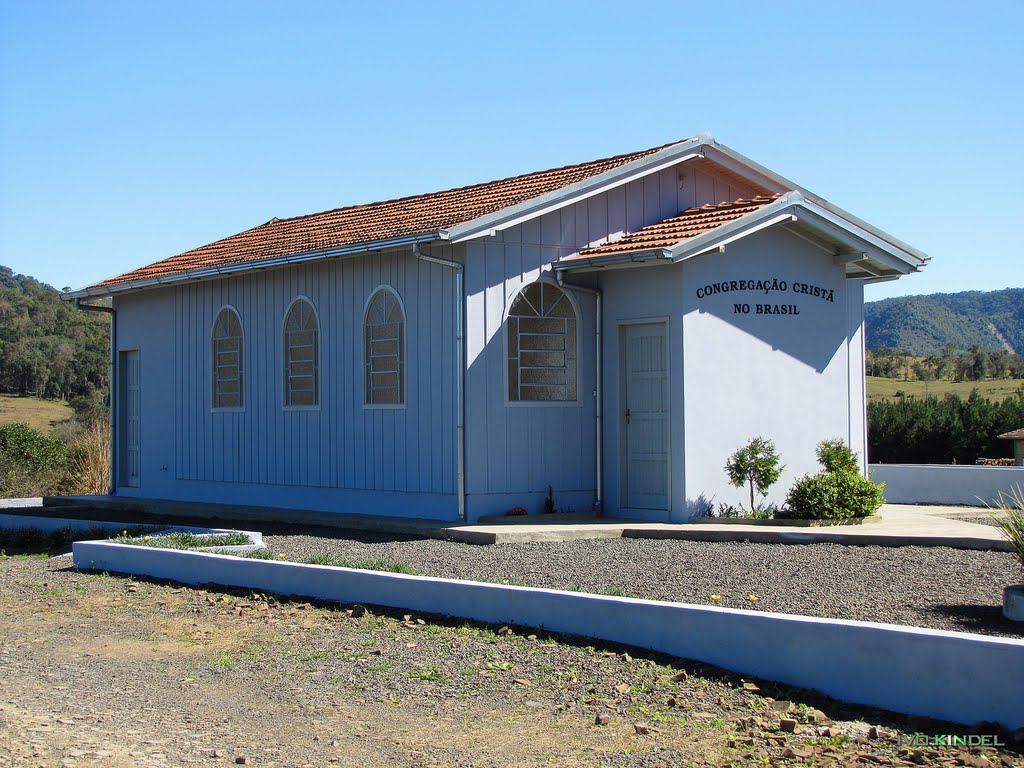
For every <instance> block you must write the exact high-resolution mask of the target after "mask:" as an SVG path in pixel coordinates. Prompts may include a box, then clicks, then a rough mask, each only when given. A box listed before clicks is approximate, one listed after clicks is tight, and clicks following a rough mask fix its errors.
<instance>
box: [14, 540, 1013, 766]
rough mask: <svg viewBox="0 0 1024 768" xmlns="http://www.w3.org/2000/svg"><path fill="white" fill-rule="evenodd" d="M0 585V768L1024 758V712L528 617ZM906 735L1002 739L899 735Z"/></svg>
mask: <svg viewBox="0 0 1024 768" xmlns="http://www.w3.org/2000/svg"><path fill="white" fill-rule="evenodd" d="M496 549H498V551H499V552H500V551H504V548H496ZM452 551H462V552H463V554H464V555H465V554H467V551H466V550H452ZM487 551H491V550H488V549H484V548H478V549H475V550H473V552H474V553H476V554H477V555H480V554H481V553H483V552H487ZM506 554H507V553H506ZM0 585H2V589H0V681H2V684H0V766H3V768H39V766H47V767H48V768H58V766H60V767H61V768H93V767H95V768H138V767H141V768H176V767H180V766H184V765H209V766H218V765H238V764H242V765H252V766H268V768H269V767H270V766H277V767H279V768H299V766H309V768H313V766H317V767H318V768H319V767H320V766H344V767H346V768H394V767H396V766H398V767H402V766H406V767H408V768H526V767H531V768H532V767H533V766H537V767H538V768H540V766H548V767H549V768H551V767H553V768H604V767H608V768H676V767H677V766H679V767H681V766H690V767H691V768H707V767H708V766H715V767H716V768H725V766H732V767H733V768H739V766H755V765H756V766H764V765H775V766H779V767H780V768H782V767H783V766H787V767H788V766H810V765H813V766H817V768H840V766H854V765H856V766H878V765H883V766H906V767H908V768H912V767H913V766H916V765H937V766H951V767H952V766H965V765H966V766H982V767H984V768H1012V767H1013V766H1019V765H1021V764H1022V763H1021V752H1020V749H1021V745H1022V743H1024V731H1021V732H1016V733H1014V734H1009V733H1005V732H999V731H998V730H997V729H994V727H993V726H990V725H984V724H979V725H977V726H974V727H971V728H966V729H964V728H959V727H957V726H953V725H951V724H949V723H940V722H934V721H929V720H921V719H915V718H907V717H902V716H898V715H893V714H891V713H885V712H881V711H879V710H871V709H867V708H863V707H855V706H849V705H844V704H841V703H839V702H836V701H833V700H829V699H826V698H824V697H820V696H817V695H815V694H814V693H813V692H810V691H801V690H796V689H792V688H787V687H785V686H778V685H773V684H770V683H766V682H763V681H755V680H749V679H748V680H744V679H741V678H739V677H738V676H736V675H731V674H729V673H727V672H724V671H723V670H720V669H716V668H713V667H710V666H706V665H700V664H696V663H692V662H685V661H680V660H678V659H671V658H668V657H663V656H659V655H656V654H650V653H648V652H645V651H639V650H636V649H626V648H622V647H618V646H610V645H602V644H601V643H596V644H595V645H585V644H584V643H583V642H578V641H573V640H572V639H570V638H562V637H558V636H548V635H546V634H544V633H542V632H538V633H537V634H536V635H535V634H532V633H533V632H535V630H522V631H518V630H516V628H507V627H498V626H485V625H479V624H472V623H466V622H460V621H448V620H445V619H441V618H439V617H433V616H417V615H412V614H403V613H402V612H389V611H380V610H377V609H373V608H372V607H371V609H370V610H368V611H367V610H366V609H365V608H363V607H359V606H353V607H352V608H347V607H346V606H337V605H330V604H318V603H312V604H311V603H309V602H305V601H303V600H287V599H282V600H278V599H276V598H273V597H267V596H264V595H259V594H252V593H248V592H245V591H242V590H230V589H223V590H221V589H213V590H205V589H194V588H190V587H181V586H179V585H176V584H168V583H166V582H160V581H150V580H143V579H137V580H130V579H128V578H123V577H119V576H108V575H106V574H94V573H83V572H79V571H76V570H74V569H73V568H72V567H71V566H70V561H69V560H68V559H67V558H54V559H47V558H45V557H42V558H40V557H15V558H11V557H4V556H2V555H0ZM584 642H585V641H584ZM783 718H786V719H787V721H788V722H787V723H785V724H784V723H783V722H782V720H783ZM784 726H785V727H784ZM787 728H788V729H789V730H787ZM790 730H791V731H792V732H790ZM915 732H920V733H922V734H925V735H932V736H934V735H936V734H948V733H953V734H963V733H968V734H976V733H987V734H996V735H998V736H1000V738H1001V739H1002V740H1003V742H1004V743H1005V744H1006V745H1007V746H1006V747H1004V748H1002V749H998V750H997V749H992V748H982V749H978V748H973V749H971V750H970V751H967V750H962V749H956V748H952V747H937V748H925V749H923V750H911V749H908V748H906V747H901V746H900V744H899V741H898V736H899V734H906V733H915Z"/></svg>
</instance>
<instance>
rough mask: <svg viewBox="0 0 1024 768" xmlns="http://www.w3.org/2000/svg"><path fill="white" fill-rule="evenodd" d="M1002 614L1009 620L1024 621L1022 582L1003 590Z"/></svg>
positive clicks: (1023, 590)
mask: <svg viewBox="0 0 1024 768" xmlns="http://www.w3.org/2000/svg"><path fill="white" fill-rule="evenodd" d="M1003 616H1005V617H1006V618H1008V619H1009V620H1010V621H1024V584H1016V585H1014V586H1012V587H1006V589H1004V590H1003Z"/></svg>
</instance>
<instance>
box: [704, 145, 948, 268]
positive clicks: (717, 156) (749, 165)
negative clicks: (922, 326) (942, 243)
mask: <svg viewBox="0 0 1024 768" xmlns="http://www.w3.org/2000/svg"><path fill="white" fill-rule="evenodd" d="M703 149H704V154H705V156H706V157H707V158H708V159H709V160H712V161H714V162H716V163H718V164H720V165H722V166H723V167H725V168H728V169H729V170H731V171H733V172H735V173H738V174H740V175H741V176H747V177H748V178H751V179H752V180H754V181H757V182H758V183H762V184H765V185H766V186H769V187H772V186H774V187H775V189H776V191H777V192H783V191H785V190H796V191H798V192H800V193H801V194H802V195H803V196H804V197H805V198H807V199H808V200H810V201H811V202H813V203H816V204H817V205H819V206H821V207H822V208H824V209H825V210H827V211H829V212H830V213H832V214H835V215H837V216H839V217H840V218H842V219H843V220H845V221H847V222H849V223H851V224H855V225H856V226H858V227H860V228H861V229H863V230H865V231H866V232H869V233H871V234H872V235H874V236H875V237H877V238H880V239H882V240H885V241H886V242H887V243H889V244H891V245H892V246H894V247H896V248H898V249H899V250H901V251H904V252H905V253H907V254H909V255H911V256H913V257H914V258H916V259H918V260H919V261H921V262H922V264H920V265H919V266H923V265H924V264H927V263H928V261H930V260H931V257H930V256H929V255H928V254H926V253H923V252H922V251H919V250H918V249H917V248H914V247H913V246H911V245H908V244H907V243H905V242H903V241H902V240H900V239H899V238H896V237H893V236H892V235H890V234H889V233H888V232H884V231H882V230H881V229H878V227H875V226H872V225H871V224H869V223H868V222H866V221H864V220H863V219H861V218H859V217H857V216H854V215H853V214H852V213H850V212H849V211H845V210H843V209H842V208H840V207H839V206H838V205H834V204H832V203H830V202H829V201H828V200H826V199H825V198H823V197H821V196H820V195H816V194H814V193H813V192H811V191H810V190H808V189H806V188H804V187H801V186H800V185H799V184H796V183H794V182H792V181H790V180H789V179H787V178H786V177H785V176H780V175H779V174H777V173H775V172H774V171H772V170H769V169H768V168H765V167H764V166H763V165H761V164H759V163H756V162H754V161H753V160H751V159H750V158H749V157H746V156H745V155H741V154H740V153H739V152H737V151H735V150H734V149H730V148H729V147H727V146H725V145H724V144H719V143H718V142H717V141H714V139H712V140H711V142H710V143H709V144H707V145H705V146H704V147H703Z"/></svg>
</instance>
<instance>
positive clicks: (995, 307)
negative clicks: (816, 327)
mask: <svg viewBox="0 0 1024 768" xmlns="http://www.w3.org/2000/svg"><path fill="white" fill-rule="evenodd" d="M864 322H865V326H866V328H867V346H868V349H871V350H878V349H881V348H883V347H890V348H895V349H899V350H902V351H903V352H907V353H909V354H911V355H914V356H916V357H927V356H929V355H934V354H937V353H939V352H941V351H942V349H943V347H945V346H946V345H947V344H952V345H954V346H955V347H956V348H957V349H970V348H971V347H972V346H974V345H978V346H980V347H982V348H983V349H992V350H995V349H1007V350H1008V351H1011V352H1015V353H1017V354H1024V288H1006V289H1004V290H1001V291H964V292H963V293H932V294H928V295H926V296H901V297H897V298H893V299H882V300H881V301H872V302H869V303H867V304H865V305H864Z"/></svg>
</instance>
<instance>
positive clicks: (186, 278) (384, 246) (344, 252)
mask: <svg viewBox="0 0 1024 768" xmlns="http://www.w3.org/2000/svg"><path fill="white" fill-rule="evenodd" d="M446 239H447V238H446V237H445V233H444V232H425V233H422V234H419V235H406V236H403V237H393V238H388V239H386V240H373V241H370V242H367V243H355V244H353V245H346V246H342V247H340V248H327V249H323V250H319V251H306V252H304V253H296V254H291V255H288V256H273V257H271V258H267V259H254V260H252V261H242V262H238V263H237V264H227V265H225V266H221V267H205V268H203V269H193V270H189V271H186V272H176V273H174V274H171V275H167V276H163V277H146V278H142V279H140V280H131V281H128V282H125V283H117V284H115V285H110V286H98V287H92V288H81V289H79V290H77V291H68V292H67V293H62V294H61V295H60V298H61V300H63V301H74V300H75V299H85V298H96V297H101V296H113V295H114V294H117V293H126V292H128V291H140V290H143V289H146V288H157V287H160V286H164V285H172V284H174V283H183V282H191V281H197V280H210V279H214V278H218V277H226V276H229V275H233V274H235V273H238V272H253V271H256V270H262V269H273V268H275V267H287V266H291V265H292V264H303V263H305V262H309V261H319V260H322V259H330V258H340V257H344V256H354V255H358V254H361V253H366V252H368V251H385V250H391V249H394V248H404V247H406V246H412V245H414V244H419V243H429V242H433V241H435V240H446Z"/></svg>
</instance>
